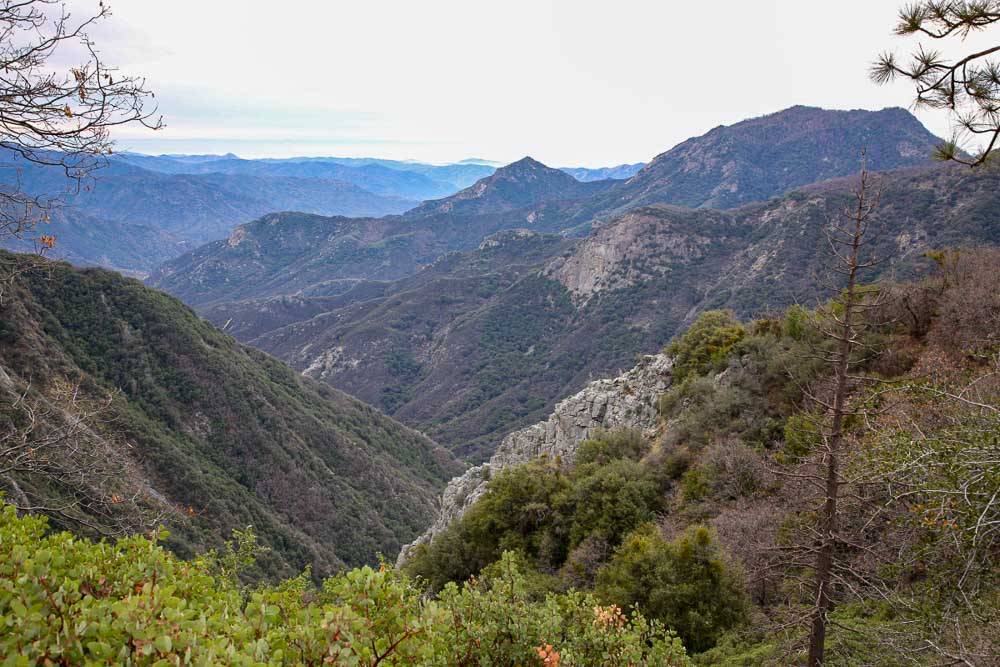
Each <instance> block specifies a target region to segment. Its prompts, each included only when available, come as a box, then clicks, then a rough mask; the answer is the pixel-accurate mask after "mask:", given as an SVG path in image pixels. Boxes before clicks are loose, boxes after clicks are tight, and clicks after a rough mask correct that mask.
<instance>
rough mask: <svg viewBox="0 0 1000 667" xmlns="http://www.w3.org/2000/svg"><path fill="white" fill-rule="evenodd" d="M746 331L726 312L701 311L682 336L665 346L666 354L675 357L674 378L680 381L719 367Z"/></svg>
mask: <svg viewBox="0 0 1000 667" xmlns="http://www.w3.org/2000/svg"><path fill="white" fill-rule="evenodd" d="M745 334H746V331H745V330H744V328H743V326H742V325H741V324H740V323H739V321H737V320H736V318H735V316H734V315H733V314H732V313H730V312H728V311H722V310H709V311H706V312H704V313H702V314H701V315H699V316H698V319H696V320H695V321H694V323H693V324H692V325H691V326H690V327H689V328H688V330H687V331H686V332H685V333H684V335H683V336H680V337H679V338H675V339H674V340H672V341H671V342H670V344H669V345H667V348H666V353H667V354H669V355H670V356H672V357H674V368H673V373H674V381H675V382H683V381H684V379H685V378H687V377H688V376H689V375H704V374H706V373H708V372H709V371H710V370H719V369H720V366H722V365H723V364H724V362H725V360H726V358H727V357H728V356H729V352H730V350H732V349H733V346H734V345H735V344H736V343H738V342H739V341H740V340H741V339H742V338H743V336H744V335H745Z"/></svg>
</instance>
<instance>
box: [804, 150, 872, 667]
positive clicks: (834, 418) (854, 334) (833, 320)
mask: <svg viewBox="0 0 1000 667" xmlns="http://www.w3.org/2000/svg"><path fill="white" fill-rule="evenodd" d="M879 195H880V193H879V192H878V191H877V190H874V189H873V184H872V181H871V176H870V174H869V173H868V169H867V166H866V164H865V161H864V156H863V154H862V167H861V172H860V175H859V179H858V185H857V188H856V190H855V192H854V196H853V200H852V202H851V203H850V204H849V205H847V206H845V208H844V211H843V212H842V215H841V219H839V220H835V221H832V222H831V224H830V225H829V227H828V229H827V230H826V238H827V241H828V243H829V248H830V255H831V257H832V258H833V264H832V266H831V272H832V275H834V276H837V277H838V278H839V281H838V282H839V284H838V285H835V287H837V293H836V296H835V297H834V298H833V301H832V303H831V305H830V307H827V308H825V309H821V310H820V312H821V313H822V316H821V318H820V319H818V320H817V323H816V326H817V327H818V328H819V330H820V331H821V332H822V333H823V335H824V336H825V337H826V338H827V339H828V340H830V341H831V342H832V350H831V351H830V352H829V353H827V354H824V358H825V360H826V361H827V362H828V363H829V364H830V367H831V369H832V378H831V383H832V386H831V387H830V389H829V391H828V392H827V393H826V394H825V395H824V394H821V393H820V392H813V393H810V394H809V397H810V399H811V400H812V401H814V402H815V403H816V404H817V405H818V406H819V407H820V408H821V409H822V411H823V412H824V413H825V414H826V416H827V418H828V421H827V423H826V424H824V428H823V429H822V431H821V433H822V445H821V448H820V452H819V460H818V461H816V466H815V470H814V472H813V473H812V474H808V473H806V474H805V475H804V478H805V479H806V480H807V481H808V482H810V483H812V484H814V485H815V486H816V487H818V488H819V490H820V497H821V501H822V507H821V509H820V510H819V518H818V525H817V527H816V529H815V531H814V532H813V538H814V539H813V544H812V545H811V546H810V547H809V548H808V552H809V553H811V556H812V558H813V559H814V565H813V567H812V571H813V593H812V600H813V603H812V612H811V614H810V616H811V618H810V624H811V631H810V634H809V658H808V664H809V666H810V667H819V666H820V665H822V664H823V660H824V652H825V646H826V630H827V614H828V613H829V611H830V610H831V608H832V605H833V595H832V587H833V584H834V582H835V580H836V579H837V563H836V562H835V558H836V553H837V549H838V547H839V546H840V545H841V544H842V543H843V541H844V535H842V533H841V530H840V525H839V518H840V508H839V506H838V503H839V502H840V499H841V494H842V486H843V484H844V479H843V476H842V470H841V466H842V456H843V449H844V444H845V442H844V441H845V421H846V420H847V418H848V417H850V416H851V415H852V414H854V413H855V408H854V407H853V406H852V405H851V403H850V401H851V398H852V396H853V395H854V393H855V392H856V391H857V389H858V386H859V385H860V384H861V383H862V382H864V380H865V378H863V377H861V376H859V375H857V374H855V373H854V372H853V371H854V369H855V368H857V367H858V366H859V365H861V363H863V361H864V359H865V347H866V342H865V337H866V336H865V334H866V332H867V329H868V326H869V323H870V318H869V317H868V313H869V312H871V311H872V310H874V309H875V308H874V307H875V305H876V304H875V303H873V300H877V299H873V295H874V294H875V292H873V291H872V290H870V289H868V288H866V287H864V286H863V280H864V274H865V272H866V271H867V270H869V269H872V268H873V267H875V266H876V265H877V264H878V263H879V262H880V260H879V258H877V257H875V256H874V254H872V253H870V252H868V251H867V250H866V245H867V243H868V241H869V239H868V238H866V237H868V234H869V231H870V226H871V224H872V222H873V219H874V215H875V212H876V210H877V208H878V203H879Z"/></svg>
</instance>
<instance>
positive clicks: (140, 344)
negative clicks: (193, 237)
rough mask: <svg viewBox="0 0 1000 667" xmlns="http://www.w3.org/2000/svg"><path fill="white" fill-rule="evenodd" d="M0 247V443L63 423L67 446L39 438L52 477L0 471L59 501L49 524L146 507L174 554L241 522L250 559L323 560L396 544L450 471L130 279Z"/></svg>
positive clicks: (278, 568)
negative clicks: (252, 538) (0, 278)
mask: <svg viewBox="0 0 1000 667" xmlns="http://www.w3.org/2000/svg"><path fill="white" fill-rule="evenodd" d="M3 262H4V267H5V270H9V271H11V272H13V275H14V276H15V278H14V279H13V281H11V282H8V283H5V284H4V293H3V309H2V311H0V334H2V335H0V364H2V371H3V373H2V379H0V385H2V391H3V394H4V395H5V399H4V406H5V407H4V413H3V419H2V420H0V424H2V428H3V439H4V442H6V443H10V442H16V441H18V438H21V439H22V440H24V441H25V442H26V443H27V444H26V445H25V446H26V447H28V448H30V449H32V451H34V450H38V451H39V452H42V454H39V456H43V455H44V452H45V446H46V445H45V444H44V443H45V442H46V440H45V438H48V437H52V438H55V437H57V436H59V434H63V436H62V437H63V440H68V441H71V442H70V444H72V445H73V447H71V448H69V449H65V448H64V447H59V448H55V449H54V450H53V451H55V452H56V454H55V456H56V458H54V459H53V461H52V465H55V466H57V468H58V469H59V470H64V471H65V475H68V477H65V479H64V482H61V483H59V484H53V482H52V480H53V479H63V477H60V476H56V477H53V476H52V475H51V474H48V475H39V474H34V473H32V472H31V471H30V470H29V471H27V472H25V471H24V470H23V469H19V468H18V467H16V466H15V467H14V468H13V470H12V471H11V470H9V469H8V471H7V473H6V474H5V476H4V478H3V479H2V480H0V484H2V485H3V488H4V490H5V491H6V492H7V493H8V495H11V496H14V495H16V496H17V497H18V498H19V499H22V500H26V501H27V502H28V504H29V505H46V506H61V505H65V507H66V509H65V511H64V512H62V513H57V516H61V517H63V518H62V519H61V521H63V522H64V525H69V526H71V527H74V528H78V529H80V528H82V529H83V530H85V531H86V530H97V529H100V530H108V529H117V528H121V527H134V526H137V525H141V522H142V517H144V516H148V515H152V516H154V517H155V516H159V517H160V518H161V519H162V520H163V521H164V522H165V524H166V526H167V527H168V529H169V530H170V531H171V533H172V535H171V537H170V540H169V542H168V544H170V545H171V546H172V548H174V549H175V550H176V551H177V552H178V553H180V554H182V555H188V556H189V555H191V554H193V553H195V552H196V551H198V550H202V549H204V548H207V547H213V546H219V545H220V544H221V542H222V540H223V539H225V538H226V536H227V535H228V534H229V532H230V531H231V530H232V529H236V528H240V529H242V528H244V527H246V526H248V525H253V527H254V529H255V530H256V532H257V534H258V535H259V537H260V540H261V543H262V545H263V546H265V547H267V548H268V549H269V551H268V552H267V553H266V554H265V555H264V556H263V560H262V561H261V570H262V572H263V573H266V574H271V575H277V574H295V573H297V572H299V571H300V570H301V568H302V567H304V566H305V565H308V564H311V565H312V566H313V568H314V571H315V572H316V573H318V574H322V573H329V572H331V571H332V570H334V569H336V568H337V567H339V566H340V565H342V564H344V563H347V564H360V563H364V562H372V561H373V560H374V559H375V557H376V554H377V553H394V551H395V550H396V549H398V547H399V545H400V544H402V543H403V542H405V541H407V540H409V539H412V538H413V536H414V535H416V534H417V533H418V532H419V530H421V529H422V528H423V526H424V525H425V524H426V523H427V521H428V520H429V518H430V517H431V516H432V512H433V499H434V494H435V490H436V489H437V488H439V486H440V485H441V484H442V482H443V481H444V480H445V479H447V478H448V477H449V476H450V475H451V474H453V473H454V472H455V471H456V470H457V469H458V468H457V467H456V464H455V463H454V462H453V460H452V459H451V458H450V457H449V456H448V455H447V454H446V453H445V452H443V451H442V450H441V449H440V448H439V447H437V446H436V445H435V444H434V443H433V442H432V441H430V440H429V439H428V438H426V437H424V436H422V435H420V434H418V433H415V432H414V431H411V430H409V429H407V428H406V427H404V426H402V425H400V424H398V423H396V422H395V421H393V420H391V419H389V418H387V417H385V416H384V415H382V414H380V413H379V412H377V411H376V410H375V409H373V408H371V407H369V406H367V405H365V404H363V403H360V402H359V401H357V400H355V399H353V398H350V397H348V396H346V395H344V394H342V393H340V392H339V391H337V390H334V389H332V388H330V387H327V386H324V385H322V384H320V383H317V382H314V381H312V380H310V379H309V378H304V377H302V376H300V375H299V374H298V373H296V372H295V371H293V370H292V369H290V368H288V367H287V366H285V365H284V364H282V363H281V362H279V361H277V360H276V359H274V358H272V357H269V356H268V355H266V354H264V353H262V352H259V351H257V350H254V349H252V348H249V347H246V346H244V345H241V344H239V343H237V342H236V341H234V340H233V339H232V338H230V337H229V336H226V335H224V334H222V333H220V332H218V331H217V330H216V329H215V328H214V327H212V326H211V325H210V324H208V323H207V322H205V321H204V320H201V319H200V318H198V317H197V316H196V315H195V314H194V313H193V312H192V311H191V310H190V309H188V308H187V307H186V306H184V305H182V304H181V303H180V302H178V301H176V300H175V299H173V298H171V297H168V296H167V295H165V294H162V293H160V292H156V291H155V290H152V289H150V288H147V287H145V286H143V285H142V284H141V283H139V282H138V281H135V280H132V279H127V278H123V277H121V276H120V275H118V274H114V273H110V272H107V271H103V270H97V269H87V270H80V269H73V268H71V267H69V266H67V265H65V264H62V263H56V262H49V261H45V260H38V259H37V258H32V257H30V256H12V255H8V254H4V255H3ZM18 397H20V398H18ZM43 415H45V416H47V417H46V418H42V416H43ZM70 433H72V436H73V437H72V438H71V437H69V434H70ZM21 436H23V438H22V437H21ZM12 438H13V440H12ZM25 438H26V440H25ZM32 443H35V444H32ZM39 443H41V444H39ZM27 451H28V450H27V449H26V450H25V452H27ZM58 452H70V454H64V455H60V454H58ZM29 454H30V452H29ZM49 455H50V456H52V455H53V454H51V453H50V454H49ZM60 456H64V457H68V458H62V459H60V458H59V457H60ZM29 458H30V456H29ZM111 464H115V465H120V469H117V471H116V470H113V469H108V468H107V466H109V465H111ZM19 470H20V472H19ZM102 471H103V473H102ZM104 473H108V474H107V475H106V476H102V474H104ZM62 474H63V473H60V475H62ZM104 482H109V483H113V484H114V485H115V487H114V489H110V490H109V489H105V488H103V487H102V484H103V483H104ZM74 498H88V499H90V500H89V501H88V503H89V504H80V505H78V504H77V503H75V502H74ZM109 499H110V500H109Z"/></svg>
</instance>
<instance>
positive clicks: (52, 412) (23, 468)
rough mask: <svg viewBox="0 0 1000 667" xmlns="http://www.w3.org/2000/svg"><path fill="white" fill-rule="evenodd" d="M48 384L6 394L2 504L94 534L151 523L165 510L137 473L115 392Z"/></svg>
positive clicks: (0, 431) (1, 427)
mask: <svg viewBox="0 0 1000 667" xmlns="http://www.w3.org/2000/svg"><path fill="white" fill-rule="evenodd" d="M2 372H3V371H2V370H0V373H2ZM8 379H9V378H8ZM50 385H51V386H50V387H49V389H48V390H47V391H46V393H44V394H43V393H41V392H39V391H36V390H34V389H33V388H32V387H30V386H29V387H26V388H24V389H23V390H22V391H20V392H19V393H16V394H14V393H10V392H8V391H4V392H3V394H5V396H4V401H5V403H7V400H8V399H9V400H10V402H9V403H7V404H6V405H3V406H0V489H3V490H5V491H6V492H7V494H6V495H7V497H6V498H4V501H5V502H7V503H9V504H12V505H14V506H15V507H16V508H17V509H18V510H19V511H21V512H30V513H38V514H45V515H47V516H50V517H52V518H53V519H55V520H56V521H57V522H59V523H60V524H62V525H63V526H66V527H74V528H76V529H80V530H84V531H86V532H90V533H92V534H100V535H118V534H124V533H129V532H134V531H135V530H139V529H147V528H150V527H152V526H154V525H155V524H156V522H157V521H158V520H159V519H160V518H161V517H162V515H163V512H165V511H167V510H168V508H167V506H166V504H165V503H164V502H163V501H162V500H160V499H157V498H156V497H154V494H153V493H152V492H150V491H149V490H147V489H145V488H144V487H143V485H142V483H141V482H140V479H141V476H140V475H138V474H137V472H136V471H135V470H134V466H133V464H132V462H131V459H132V456H131V455H130V454H129V450H130V446H129V444H128V442H127V441H126V440H124V439H123V438H122V437H121V436H120V428H119V425H118V424H117V423H116V420H115V416H114V409H113V403H114V400H113V397H111V396H109V397H105V398H103V399H93V398H88V397H85V396H84V394H83V392H82V390H81V389H80V386H79V385H69V384H66V383H63V382H53V383H50Z"/></svg>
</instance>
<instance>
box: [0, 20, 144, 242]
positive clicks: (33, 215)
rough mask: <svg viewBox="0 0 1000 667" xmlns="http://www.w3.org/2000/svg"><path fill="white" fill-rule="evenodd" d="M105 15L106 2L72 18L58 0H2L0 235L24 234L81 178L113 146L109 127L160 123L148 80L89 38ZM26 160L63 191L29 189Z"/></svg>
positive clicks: (79, 183)
mask: <svg viewBox="0 0 1000 667" xmlns="http://www.w3.org/2000/svg"><path fill="white" fill-rule="evenodd" d="M109 15H110V9H109V8H108V7H107V6H105V5H104V4H103V2H101V3H98V11H97V12H96V13H95V14H89V15H86V16H85V17H83V18H76V17H74V16H73V15H71V14H70V13H69V12H68V11H67V9H66V7H65V5H64V4H63V2H62V1H61V0H0V238H3V237H5V236H17V237H23V236H24V235H25V234H27V233H29V232H30V231H31V230H32V229H33V228H34V227H35V225H36V224H37V223H38V222H40V221H43V220H47V219H48V217H49V212H50V211H51V209H52V208H53V206H55V205H57V204H58V202H59V200H60V196H61V195H64V194H67V193H70V192H72V191H74V190H75V189H78V188H80V187H82V185H83V184H84V181H85V179H86V178H87V176H88V175H89V174H91V173H92V172H93V170H94V169H96V168H98V167H100V166H102V164H104V161H105V160H106V156H107V155H110V154H111V151H112V146H113V141H112V138H111V130H112V129H113V128H115V127H117V126H120V125H125V124H130V123H139V124H142V125H144V126H146V127H149V128H153V129H158V128H160V127H162V123H161V121H160V119H159V118H158V117H156V115H155V113H156V110H155V107H154V108H152V109H151V108H150V106H151V100H152V97H153V93H152V92H150V91H149V90H148V89H147V88H146V84H145V81H144V80H143V79H140V78H136V77H133V76H127V75H123V74H121V73H120V72H119V71H118V70H117V69H115V68H113V67H109V66H108V65H107V64H106V63H104V62H103V60H102V59H101V55H100V52H99V51H98V50H97V48H96V46H95V44H94V43H93V42H92V41H91V39H90V37H89V34H88V31H89V30H90V29H91V28H92V27H93V26H94V25H96V24H97V23H98V22H100V21H102V20H104V19H106V18H107V17H108V16H109ZM63 63H72V64H65V65H64V64H63ZM28 167H35V168H38V167H42V168H49V169H52V170H53V171H54V172H56V173H58V174H59V175H60V176H61V177H65V179H66V181H65V182H66V187H65V188H63V190H64V192H47V193H38V192H32V191H26V190H25V189H24V188H22V174H23V172H24V170H25V169H26V168H28ZM39 242H40V243H41V244H42V245H43V246H49V247H51V244H52V243H54V239H53V238H52V237H51V236H45V237H42V238H41V239H39Z"/></svg>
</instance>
